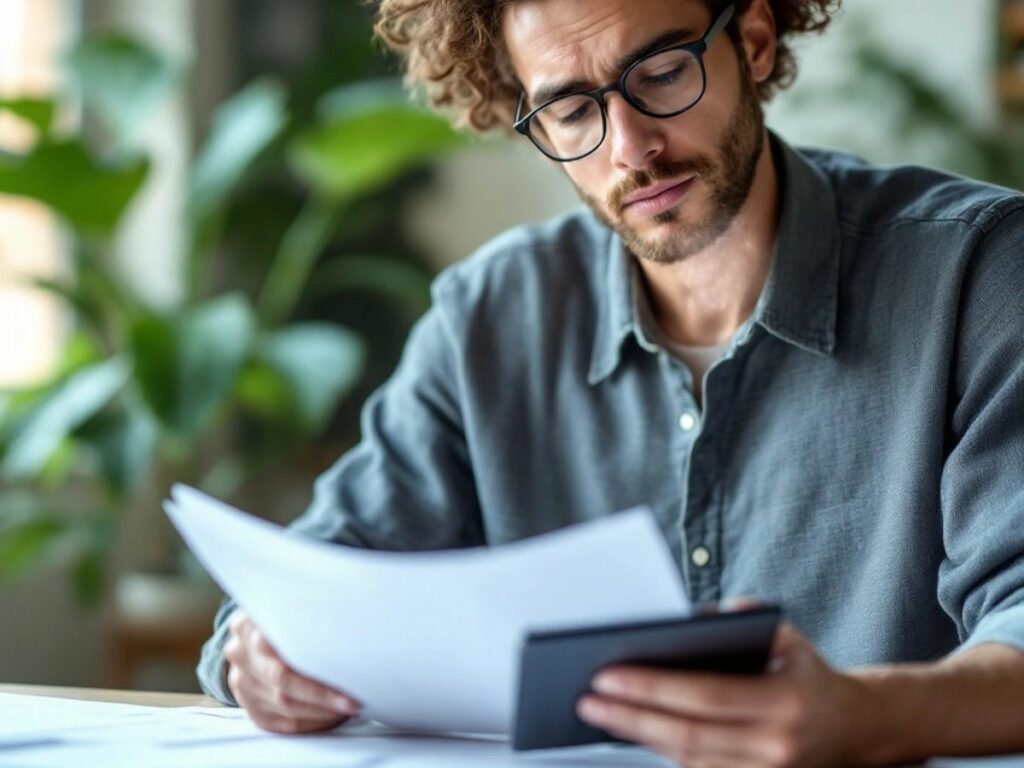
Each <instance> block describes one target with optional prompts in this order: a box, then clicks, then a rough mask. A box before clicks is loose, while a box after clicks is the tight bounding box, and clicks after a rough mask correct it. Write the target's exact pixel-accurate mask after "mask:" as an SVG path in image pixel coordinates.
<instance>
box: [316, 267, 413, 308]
mask: <svg viewBox="0 0 1024 768" xmlns="http://www.w3.org/2000/svg"><path fill="white" fill-rule="evenodd" d="M432 279H433V278H432V276H431V275H430V273H429V272H427V271H426V270H425V269H423V268H422V267H420V266H417V265H416V264H412V263H410V262H408V261H406V260H403V259H398V258H391V257H387V256H362V255H347V256H341V257H339V258H336V259H331V260H330V261H327V262H325V263H323V264H321V265H320V266H319V267H317V269H316V271H315V272H314V273H313V276H312V279H311V280H310V288H309V295H310V298H312V299H316V298H325V297H328V296H333V295H336V294H338V293H343V292H346V291H373V292H374V293H377V294H379V295H380V296H383V297H386V298H388V299H390V300H392V301H394V302H395V303H396V304H397V305H398V306H400V307H401V308H402V309H405V310H407V311H408V312H409V313H410V314H412V315H416V316H418V315H420V314H422V313H423V312H425V311H426V310H427V308H428V307H429V306H430V284H431V281H432Z"/></svg>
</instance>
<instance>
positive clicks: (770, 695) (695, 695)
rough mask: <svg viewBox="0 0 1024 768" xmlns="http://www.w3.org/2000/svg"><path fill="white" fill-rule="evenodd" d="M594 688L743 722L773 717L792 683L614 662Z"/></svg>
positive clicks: (702, 716) (683, 711)
mask: <svg viewBox="0 0 1024 768" xmlns="http://www.w3.org/2000/svg"><path fill="white" fill-rule="evenodd" d="M593 688H594V690H595V691H597V692H598V693H601V694H605V695H606V696H610V697H614V698H616V699H619V700H621V701H623V702H626V703H634V704H642V705H644V706H647V707H651V708H657V709H662V710H665V711H666V712H670V713H676V714H679V715H684V716H687V717H696V718H700V719H704V720H725V721H732V722H739V721H749V720H754V719H761V718H768V719H772V714H773V712H775V711H776V709H777V708H778V707H779V704H780V702H781V701H782V700H783V699H785V698H786V697H787V695H788V690H789V685H788V684H787V682H786V681H783V680H780V679H778V678H773V677H767V676H753V675H744V676H739V675H725V674H714V673H709V672H677V671H674V670H667V669H653V668H645V667H609V668H607V669H604V670H602V671H601V672H599V673H598V674H597V676H596V677H595V678H594V681H593Z"/></svg>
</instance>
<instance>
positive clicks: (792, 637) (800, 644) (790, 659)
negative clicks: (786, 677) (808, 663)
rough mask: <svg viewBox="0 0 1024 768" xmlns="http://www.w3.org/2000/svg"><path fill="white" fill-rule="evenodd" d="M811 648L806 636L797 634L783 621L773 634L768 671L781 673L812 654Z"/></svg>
mask: <svg viewBox="0 0 1024 768" xmlns="http://www.w3.org/2000/svg"><path fill="white" fill-rule="evenodd" d="M813 648H814V646H813V645H812V644H811V641H810V640H808V639H807V637H806V636H804V635H803V634H801V633H800V632H798V631H797V629H796V627H794V626H793V625H792V624H790V623H789V622H788V621H784V622H783V623H781V624H780V625H779V628H778V631H776V633H775V641H774V642H773V643H772V651H771V658H770V659H769V662H768V671H769V672H781V671H783V670H785V669H788V668H790V667H791V666H792V665H793V664H794V663H796V662H798V661H799V659H801V658H802V657H804V656H805V655H806V654H807V653H808V652H813Z"/></svg>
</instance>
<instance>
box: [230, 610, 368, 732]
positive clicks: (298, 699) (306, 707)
mask: <svg viewBox="0 0 1024 768" xmlns="http://www.w3.org/2000/svg"><path fill="white" fill-rule="evenodd" d="M229 632H230V634H229V636H228V641H227V643H226V644H225V646H224V658H225V659H226V660H227V662H228V665H229V666H228V677H227V682H228V689H229V690H230V691H231V693H232V695H233V696H234V697H235V700H236V701H237V702H238V703H239V704H241V705H242V706H243V707H245V709H246V711H247V712H248V713H249V717H251V718H252V720H253V722H254V723H256V725H258V726H259V727H260V728H263V729H264V730H267V731H274V732H275V733H310V732H313V731H326V730H330V729H331V728H334V727H336V726H338V725H341V723H343V722H345V721H346V720H348V719H349V718H350V717H352V716H353V715H356V714H358V713H359V704H358V702H356V701H355V700H354V699H352V698H351V697H350V696H348V695H346V694H345V693H342V692H341V691H338V690H335V689H334V688H328V687H327V686H325V685H323V684H321V683H318V682H316V681H315V680H310V679H309V678H308V677H303V676H302V675H300V674H299V673H298V672H296V671H295V670H293V669H292V668H291V667H289V666H288V665H287V664H285V663H284V661H282V660H281V657H280V656H278V655H277V651H275V650H274V648H273V647H272V646H271V645H270V643H268V642H267V639H266V638H265V637H264V636H263V633H262V632H260V630H259V629H258V628H257V627H256V625H255V624H253V623H252V620H251V619H250V618H249V617H248V616H246V615H245V614H244V613H242V612H241V611H236V612H235V614H234V615H233V616H232V618H231V622H230V625H229Z"/></svg>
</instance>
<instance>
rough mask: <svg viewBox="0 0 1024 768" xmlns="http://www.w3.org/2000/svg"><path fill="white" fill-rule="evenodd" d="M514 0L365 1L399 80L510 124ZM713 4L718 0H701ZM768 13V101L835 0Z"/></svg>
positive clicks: (785, 3)
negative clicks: (509, 27)
mask: <svg viewBox="0 0 1024 768" xmlns="http://www.w3.org/2000/svg"><path fill="white" fill-rule="evenodd" d="M516 1H517V0H369V2H373V3H379V5H380V7H379V9H378V13H377V22H376V26H375V32H376V34H377V36H378V37H379V38H380V39H381V40H382V41H383V42H384V44H385V45H386V46H387V47H388V48H390V49H391V50H392V51H394V52H396V53H398V54H399V55H400V56H401V57H403V58H404V59H405V63H406V83H407V85H409V86H410V87H413V88H416V87H421V88H423V89H424V91H425V93H426V97H427V99H428V101H429V103H430V104H431V106H433V107H435V108H437V109H440V110H442V111H445V112H448V113H450V114H452V116H453V120H454V122H455V123H456V124H457V125H458V126H459V127H462V128H468V129H470V130H473V131H476V132H480V133H483V132H487V131H492V130H505V131H510V130H511V126H512V121H513V119H514V114H515V107H516V101H517V99H518V97H519V92H520V86H519V85H518V82H517V80H516V77H515V73H514V72H513V71H512V65H511V63H510V61H509V57H508V54H507V52H506V51H505V48H504V41H503V38H502V34H501V24H502V16H503V14H504V11H505V8H506V7H507V6H508V5H510V4H512V3H515V2H516ZM702 2H703V3H704V4H705V5H707V6H708V7H709V8H711V9H712V10H713V11H714V10H715V9H716V7H723V3H724V0H702ZM751 2H752V0H737V2H736V15H735V17H734V19H733V22H732V23H731V24H730V25H729V31H730V37H732V39H733V41H734V42H738V40H739V31H738V29H739V28H738V25H737V23H736V20H737V19H738V18H739V17H741V16H742V15H743V14H744V13H745V12H746V10H747V9H748V8H749V6H750V4H751ZM769 4H770V6H771V9H772V12H773V13H774V14H775V25H776V33H777V36H778V52H777V55H776V60H775V68H774V70H773V71H772V73H771V75H770V76H769V77H768V78H767V79H766V80H765V81H764V82H762V83H759V84H758V96H759V97H760V99H761V100H762V101H768V100H769V99H770V98H771V97H772V96H773V95H775V93H776V92H777V91H779V90H780V89H783V88H786V87H788V86H789V85H791V84H792V82H793V80H794V79H795V78H796V73H797V63H796V57H795V55H794V53H793V50H792V48H791V47H790V45H789V41H790V40H791V39H792V37H793V36H794V35H800V34H806V33H811V32H814V33H820V32H822V31H824V30H825V28H826V27H827V26H828V25H829V23H830V22H831V21H832V17H833V16H834V15H835V14H836V13H837V12H838V11H839V8H840V6H841V4H842V0H769Z"/></svg>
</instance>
